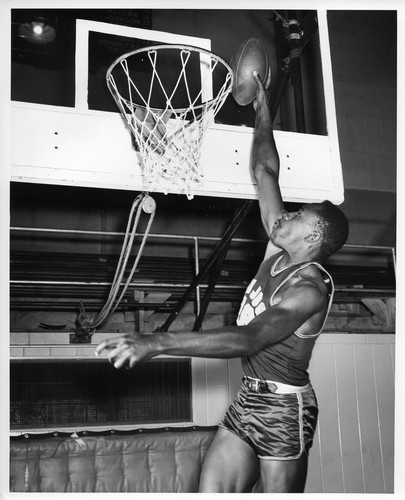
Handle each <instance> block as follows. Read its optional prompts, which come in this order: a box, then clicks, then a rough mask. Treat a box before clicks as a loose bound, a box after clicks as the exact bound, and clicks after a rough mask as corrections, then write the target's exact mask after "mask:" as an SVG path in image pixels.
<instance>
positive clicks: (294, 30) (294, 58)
mask: <svg viewBox="0 0 405 500" xmlns="http://www.w3.org/2000/svg"><path fill="white" fill-rule="evenodd" d="M290 16H291V17H293V20H291V19H290V25H289V35H288V41H289V43H290V57H291V68H292V74H291V77H292V84H293V89H294V108H295V120H296V127H297V132H305V116H304V97H303V92H302V75H301V60H300V53H301V48H302V47H301V34H300V25H299V23H298V20H297V12H296V11H290Z"/></svg>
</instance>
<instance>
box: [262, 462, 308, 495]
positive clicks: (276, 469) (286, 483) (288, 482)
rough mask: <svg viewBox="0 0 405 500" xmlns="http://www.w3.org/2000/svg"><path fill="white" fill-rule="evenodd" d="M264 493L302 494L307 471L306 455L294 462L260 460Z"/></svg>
mask: <svg viewBox="0 0 405 500" xmlns="http://www.w3.org/2000/svg"><path fill="white" fill-rule="evenodd" d="M260 470H261V483H262V487H263V492H264V493H303V492H304V489H305V482H306V478H307V470H308V455H307V454H306V453H305V452H304V453H303V454H302V455H301V457H300V458H298V459H295V460H268V459H267V460H266V459H261V460H260Z"/></svg>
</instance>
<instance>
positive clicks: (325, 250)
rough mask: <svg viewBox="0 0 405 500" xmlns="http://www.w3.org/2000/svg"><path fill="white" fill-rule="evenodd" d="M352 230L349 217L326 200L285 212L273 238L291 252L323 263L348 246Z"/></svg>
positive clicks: (274, 241)
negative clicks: (347, 242) (350, 229)
mask: <svg viewBox="0 0 405 500" xmlns="http://www.w3.org/2000/svg"><path fill="white" fill-rule="evenodd" d="M348 233H349V224H348V221H347V218H346V216H345V215H344V214H343V212H342V211H341V210H340V209H339V208H338V207H337V206H335V205H333V203H331V202H330V201H324V202H322V203H309V204H308V205H304V206H303V207H302V208H301V209H300V210H299V211H298V212H285V213H284V214H283V217H281V218H280V219H279V220H278V221H276V223H275V225H274V228H273V232H272V235H271V240H272V242H273V243H274V244H275V245H276V246H279V247H280V248H283V249H284V250H286V251H287V252H289V253H298V254H300V255H302V256H303V257H304V258H309V259H316V260H318V261H321V262H322V261H324V260H326V259H327V258H328V257H329V256H330V255H332V254H333V253H334V252H336V251H337V250H339V248H341V247H342V246H343V245H344V243H345V242H346V240H347V236H348Z"/></svg>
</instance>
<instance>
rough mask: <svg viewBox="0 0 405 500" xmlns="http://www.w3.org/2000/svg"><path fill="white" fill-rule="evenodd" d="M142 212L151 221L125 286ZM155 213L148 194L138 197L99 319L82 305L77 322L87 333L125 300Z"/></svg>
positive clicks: (153, 202) (154, 204)
mask: <svg viewBox="0 0 405 500" xmlns="http://www.w3.org/2000/svg"><path fill="white" fill-rule="evenodd" d="M142 211H144V212H145V213H146V214H148V215H149V220H148V223H147V227H146V229H145V232H144V234H143V237H142V241H141V243H140V246H139V249H138V253H137V255H136V258H135V261H134V263H133V264H132V268H131V271H130V273H129V275H128V277H127V279H126V281H125V283H124V284H123V283H122V282H123V277H124V273H125V270H126V268H127V264H128V259H129V257H130V254H131V251H132V247H133V242H134V239H135V236H136V235H137V233H136V229H137V227H138V223H139V219H140V217H141V213H142ZM155 212H156V202H155V200H154V199H153V198H152V197H151V196H150V195H149V194H148V193H142V194H140V195H139V196H137V198H136V199H135V200H134V202H133V204H132V207H131V211H130V214H129V218H128V223H127V228H126V231H125V237H124V242H123V245H122V249H121V253H120V257H119V260H118V265H117V269H116V271H115V275H114V279H113V282H112V285H111V288H110V292H109V295H108V298H107V300H106V303H105V304H104V306H103V308H102V309H101V311H100V312H99V313H98V315H97V317H96V318H94V319H93V318H91V317H90V316H89V315H88V314H86V313H85V311H84V306H83V304H82V303H81V313H80V314H79V316H78V318H77V321H78V323H79V325H80V327H81V328H82V329H85V330H87V331H90V330H91V331H92V332H93V333H94V331H95V330H96V328H98V327H99V326H100V325H101V324H102V323H103V322H104V321H105V320H106V319H107V317H108V316H109V315H110V314H112V313H113V312H114V311H115V310H116V308H117V307H118V305H119V303H120V302H121V300H122V299H123V297H124V295H125V293H126V291H127V289H128V286H129V285H130V283H131V281H132V277H133V275H134V273H135V270H136V268H137V266H138V263H139V260H140V258H141V255H142V252H143V249H144V246H145V243H146V240H147V238H148V236H149V233H150V228H151V226H152V222H153V219H154V217H155ZM121 287H122V290H121V293H120V295H119V297H118V299H117V295H118V293H119V290H120V288H121Z"/></svg>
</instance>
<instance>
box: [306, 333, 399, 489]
mask: <svg viewBox="0 0 405 500" xmlns="http://www.w3.org/2000/svg"><path fill="white" fill-rule="evenodd" d="M394 339H395V337H394V335H375V334H374V335H359V334H356V335H353V334H352V335H350V334H336V335H335V334H324V335H323V336H321V337H320V338H319V339H318V342H317V344H316V347H315V350H314V354H313V358H312V361H311V366H310V374H311V379H312V384H313V386H314V388H315V390H316V394H317V397H318V403H319V410H320V414H319V423H318V428H317V433H316V436H315V442H314V446H313V448H312V450H311V453H310V463H309V472H308V480H307V487H306V492H308V493H310V492H317V493H392V492H393V491H394V407H395V405H394V401H395V399H394V397H395V387H394V367H395V363H394V362H395V356H394V347H395V344H394Z"/></svg>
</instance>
